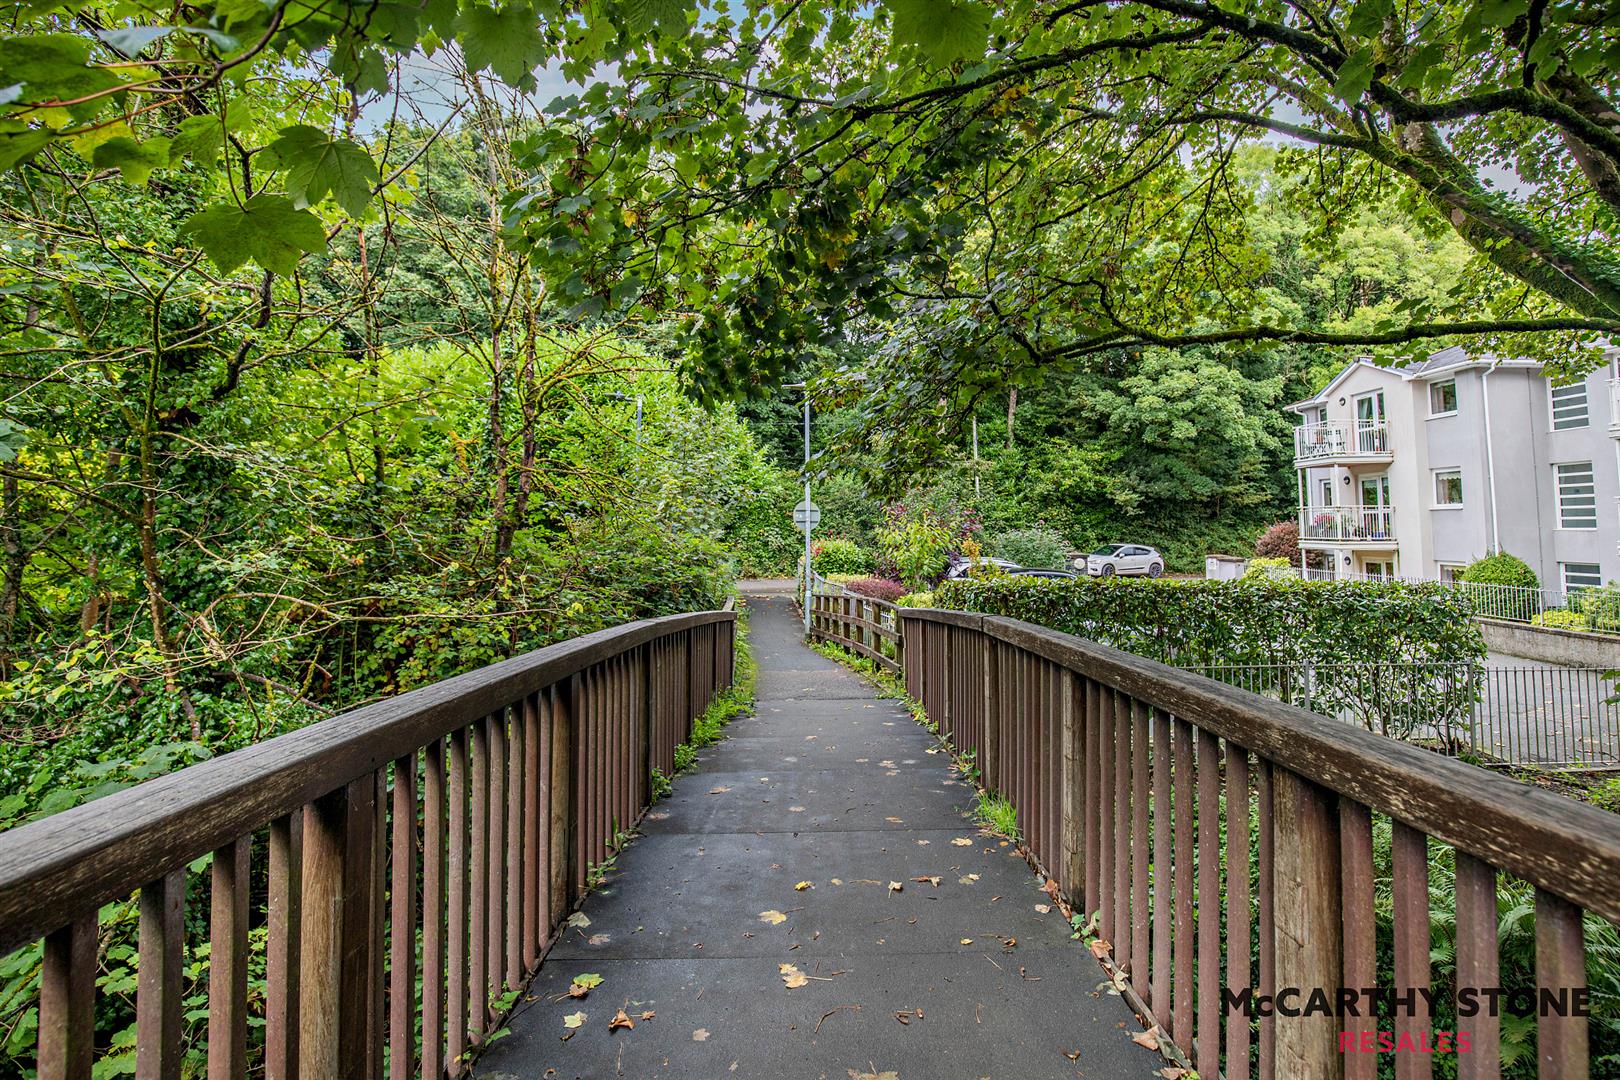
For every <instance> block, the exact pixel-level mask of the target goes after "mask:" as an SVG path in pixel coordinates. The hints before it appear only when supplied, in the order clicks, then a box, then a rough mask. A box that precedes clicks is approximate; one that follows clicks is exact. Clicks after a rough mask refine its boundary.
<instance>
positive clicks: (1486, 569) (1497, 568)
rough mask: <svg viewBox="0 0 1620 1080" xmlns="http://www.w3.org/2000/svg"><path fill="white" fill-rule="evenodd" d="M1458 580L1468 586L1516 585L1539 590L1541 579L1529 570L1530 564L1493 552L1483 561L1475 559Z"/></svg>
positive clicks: (1511, 556)
mask: <svg viewBox="0 0 1620 1080" xmlns="http://www.w3.org/2000/svg"><path fill="white" fill-rule="evenodd" d="M1459 580H1461V581H1465V582H1467V583H1468V584H1470V585H1517V586H1520V587H1521V588H1526V589H1539V588H1541V579H1540V578H1538V577H1536V572H1535V571H1534V570H1532V569H1530V564H1529V563H1527V562H1525V561H1524V560H1523V559H1520V558H1518V557H1516V556H1513V555H1509V554H1508V553H1507V552H1505V551H1498V552H1494V553H1492V554H1490V555H1487V556H1485V557H1484V558H1483V559H1475V560H1474V561H1473V562H1471V563H1469V564H1468V566H1467V567H1465V568H1464V569H1463V572H1462V576H1461V578H1460V579H1459Z"/></svg>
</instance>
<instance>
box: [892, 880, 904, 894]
mask: <svg viewBox="0 0 1620 1080" xmlns="http://www.w3.org/2000/svg"><path fill="white" fill-rule="evenodd" d="M903 888H905V886H904V885H902V884H900V882H898V881H891V882H889V891H890V892H899V891H900V890H901V889H903Z"/></svg>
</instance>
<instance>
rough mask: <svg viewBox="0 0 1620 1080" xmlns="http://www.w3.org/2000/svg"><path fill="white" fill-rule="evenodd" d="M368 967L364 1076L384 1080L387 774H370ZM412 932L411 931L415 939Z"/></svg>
mask: <svg viewBox="0 0 1620 1080" xmlns="http://www.w3.org/2000/svg"><path fill="white" fill-rule="evenodd" d="M371 779H372V785H373V787H374V788H375V789H376V790H375V791H374V792H373V798H372V804H371V805H372V811H371V812H372V832H371V835H372V837H373V843H372V845H371V894H370V906H371V911H370V913H369V917H368V923H367V925H368V926H369V927H370V929H371V951H370V953H369V957H370V967H369V969H368V971H367V983H366V1005H367V1008H366V1075H367V1076H368V1077H370V1078H371V1080H383V1072H384V1070H385V1069H386V1067H387V1062H386V1060H385V1058H386V1057H387V1054H388V1051H387V1044H388V1030H387V1029H388V1013H387V1005H388V1001H387V998H388V991H387V985H388V973H387V972H388V964H387V957H388V770H387V769H378V770H377V771H376V772H375V773H373V774H372V778H371ZM414 935H415V931H414V928H413V930H412V936H413V937H414Z"/></svg>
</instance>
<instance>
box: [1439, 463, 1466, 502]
mask: <svg viewBox="0 0 1620 1080" xmlns="http://www.w3.org/2000/svg"><path fill="white" fill-rule="evenodd" d="M1434 505H1436V506H1461V505H1462V470H1461V469H1443V470H1441V471H1440V472H1437V473H1435V474H1434Z"/></svg>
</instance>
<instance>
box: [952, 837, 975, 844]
mask: <svg viewBox="0 0 1620 1080" xmlns="http://www.w3.org/2000/svg"><path fill="white" fill-rule="evenodd" d="M951 843H953V844H955V845H956V846H957V847H972V846H973V838H972V837H971V836H958V837H957V838H956V839H955V840H952V841H951Z"/></svg>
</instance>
